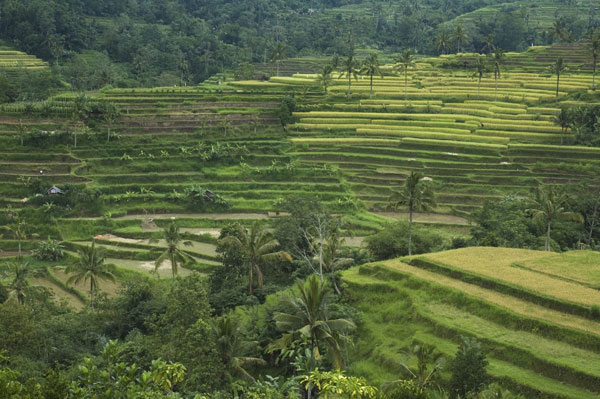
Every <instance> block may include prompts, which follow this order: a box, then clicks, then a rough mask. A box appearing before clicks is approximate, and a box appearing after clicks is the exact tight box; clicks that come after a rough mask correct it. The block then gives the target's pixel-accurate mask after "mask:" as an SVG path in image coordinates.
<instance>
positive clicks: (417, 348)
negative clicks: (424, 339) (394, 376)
mask: <svg viewBox="0 0 600 399" xmlns="http://www.w3.org/2000/svg"><path fill="white" fill-rule="evenodd" d="M404 356H405V357H406V360H405V361H403V362H402V363H401V365H402V367H403V368H404V370H405V371H406V374H408V375H409V376H410V377H409V378H410V379H411V380H412V381H414V382H415V384H416V386H418V387H419V389H420V390H421V391H425V390H426V389H430V388H431V387H432V386H434V385H435V380H436V379H437V377H438V376H439V374H440V373H441V371H442V370H443V368H444V365H445V364H446V358H445V357H444V355H442V354H441V353H439V352H437V351H436V348H435V346H432V345H428V344H422V343H420V342H417V341H414V342H413V343H412V345H411V346H410V347H409V348H408V350H407V351H405V352H404ZM411 357H415V358H416V360H417V362H416V368H412V367H409V366H408V364H407V363H408V362H407V361H408V360H409V358H411ZM405 380H406V378H400V379H398V380H394V381H390V382H387V383H386V384H384V386H383V389H384V391H386V392H393V390H394V388H395V387H397V386H398V384H401V383H402V382H403V381H405ZM438 388H439V387H438Z"/></svg>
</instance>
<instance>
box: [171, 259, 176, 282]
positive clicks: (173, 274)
mask: <svg viewBox="0 0 600 399" xmlns="http://www.w3.org/2000/svg"><path fill="white" fill-rule="evenodd" d="M176 274H177V265H176V264H175V254H171V275H172V277H173V280H175V275H176Z"/></svg>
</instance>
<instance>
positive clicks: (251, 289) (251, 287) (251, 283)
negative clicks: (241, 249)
mask: <svg viewBox="0 0 600 399" xmlns="http://www.w3.org/2000/svg"><path fill="white" fill-rule="evenodd" d="M253 267H254V265H253V264H252V263H250V281H249V284H248V295H250V296H252V295H254V274H253V273H254V272H253V270H252V268H253Z"/></svg>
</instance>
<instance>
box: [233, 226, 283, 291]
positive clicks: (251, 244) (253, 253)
mask: <svg viewBox="0 0 600 399" xmlns="http://www.w3.org/2000/svg"><path fill="white" fill-rule="evenodd" d="M222 242H223V243H225V244H231V245H235V246H236V247H238V248H240V250H241V251H242V254H243V258H244V262H245V263H246V266H247V267H248V274H249V282H248V295H250V296H252V295H254V273H256V280H257V283H258V288H259V289H260V290H261V291H262V289H263V273H262V270H261V269H260V266H261V264H263V263H266V262H273V261H277V260H280V261H281V260H286V261H288V262H291V260H292V258H291V256H290V254H288V253H287V252H285V251H275V249H276V248H277V247H278V246H279V241H277V240H276V239H275V238H274V237H273V233H271V232H269V231H267V230H266V229H265V228H264V227H263V226H262V225H261V224H260V223H258V222H256V223H254V224H253V225H252V227H251V228H250V230H248V229H246V228H244V227H243V226H241V225H237V227H236V232H235V235H230V236H227V237H225V238H223V239H222Z"/></svg>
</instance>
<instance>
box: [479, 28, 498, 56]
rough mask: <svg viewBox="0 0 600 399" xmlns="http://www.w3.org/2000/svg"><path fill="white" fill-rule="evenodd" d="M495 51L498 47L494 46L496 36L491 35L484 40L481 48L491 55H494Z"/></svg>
mask: <svg viewBox="0 0 600 399" xmlns="http://www.w3.org/2000/svg"><path fill="white" fill-rule="evenodd" d="M495 49H496V46H495V45H494V34H493V33H490V34H489V35H487V36H486V37H485V39H483V47H482V48H481V50H482V51H483V52H484V53H486V54H489V53H492V52H493V51H494V50H495Z"/></svg>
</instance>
